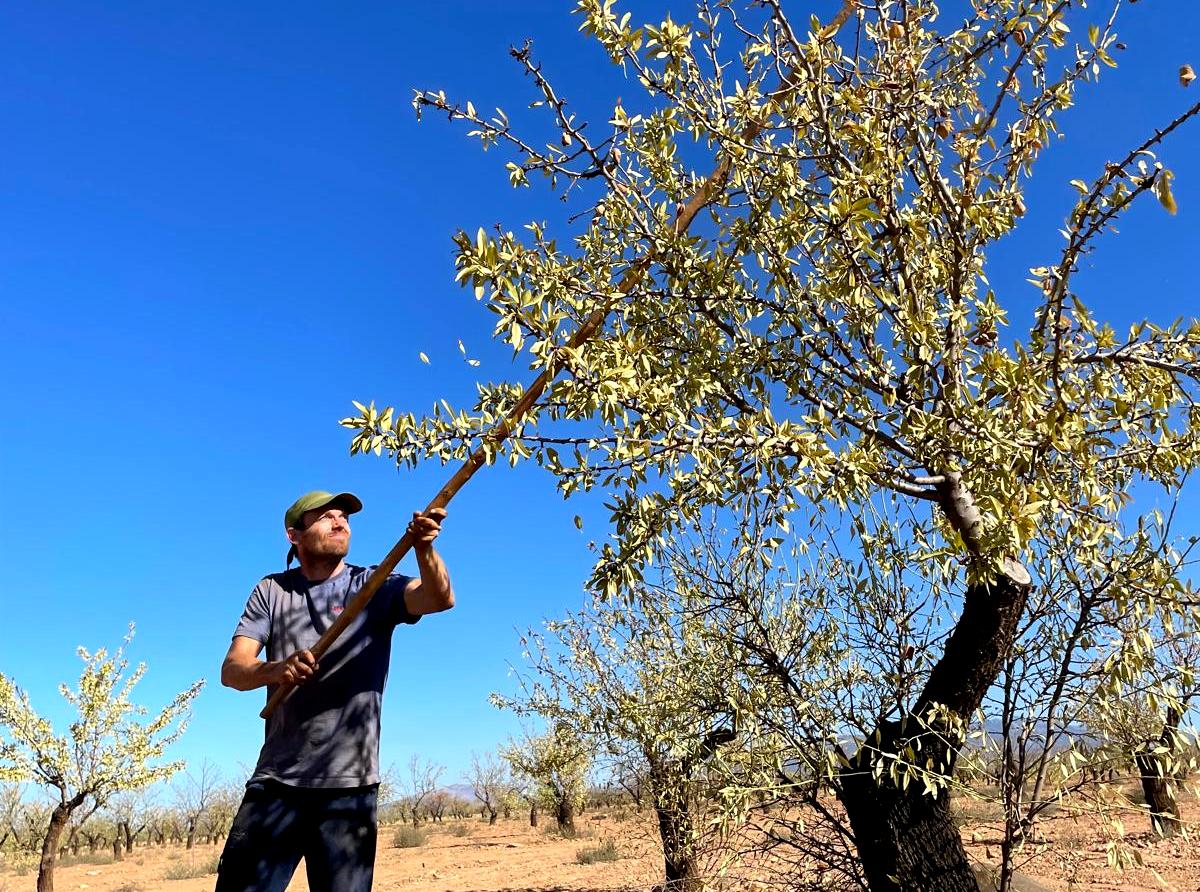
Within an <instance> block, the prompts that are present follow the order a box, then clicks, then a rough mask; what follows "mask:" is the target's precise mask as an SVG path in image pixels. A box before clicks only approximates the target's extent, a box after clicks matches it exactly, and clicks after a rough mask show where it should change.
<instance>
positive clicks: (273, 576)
mask: <svg viewBox="0 0 1200 892" xmlns="http://www.w3.org/2000/svg"><path fill="white" fill-rule="evenodd" d="M305 583H306V581H305V579H304V574H303V573H301V572H300V568H299V567H293V568H291V569H290V570H283V571H281V572H279V573H268V574H267V575H266V576H264V577H263V578H262V579H260V580H259V581H258V588H259V589H260V590H261V591H262V592H263V594H265V595H268V596H270V595H271V594H272V593H273V592H277V591H284V592H294V591H297V590H299V589H302V588H304V587H305Z"/></svg>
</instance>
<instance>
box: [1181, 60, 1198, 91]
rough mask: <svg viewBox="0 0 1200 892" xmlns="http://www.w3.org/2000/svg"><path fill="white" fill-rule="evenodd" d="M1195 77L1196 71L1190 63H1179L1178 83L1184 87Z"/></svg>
mask: <svg viewBox="0 0 1200 892" xmlns="http://www.w3.org/2000/svg"><path fill="white" fill-rule="evenodd" d="M1195 79H1196V71H1195V69H1193V68H1192V66H1191V65H1181V66H1180V67H1179V83H1181V84H1183V86H1185V87H1186V86H1188V85H1189V84H1190V83H1191V82H1192V81H1194V80H1195Z"/></svg>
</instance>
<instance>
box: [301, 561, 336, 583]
mask: <svg viewBox="0 0 1200 892" xmlns="http://www.w3.org/2000/svg"><path fill="white" fill-rule="evenodd" d="M345 569H346V561H345V560H344V559H343V558H328V559H326V560H311V559H310V560H305V559H304V558H301V559H300V572H301V573H303V574H304V578H305V579H307V580H308V581H309V582H324V581H325V580H326V579H329V578H330V577H332V576H337V575H338V574H339V573H341V572H342V571H343V570H345Z"/></svg>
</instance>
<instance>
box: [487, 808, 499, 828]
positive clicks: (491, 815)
mask: <svg viewBox="0 0 1200 892" xmlns="http://www.w3.org/2000/svg"><path fill="white" fill-rule="evenodd" d="M498 817H500V812H498V811H497V810H496V809H494V808H489V809H488V826H489V827H490V826H492V825H493V824H495V823H496V819H497V818H498Z"/></svg>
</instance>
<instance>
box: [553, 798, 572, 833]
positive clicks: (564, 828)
mask: <svg viewBox="0 0 1200 892" xmlns="http://www.w3.org/2000/svg"><path fill="white" fill-rule="evenodd" d="M554 818H555V820H556V821H558V829H559V831H560V832H561V833H563V834H564V835H566V836H574V835H575V803H574V802H572V801H571V797H570V796H564V797H563V798H562V799H560V800H558V808H557V809H556V812H555V815H554Z"/></svg>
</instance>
